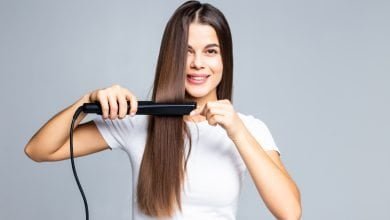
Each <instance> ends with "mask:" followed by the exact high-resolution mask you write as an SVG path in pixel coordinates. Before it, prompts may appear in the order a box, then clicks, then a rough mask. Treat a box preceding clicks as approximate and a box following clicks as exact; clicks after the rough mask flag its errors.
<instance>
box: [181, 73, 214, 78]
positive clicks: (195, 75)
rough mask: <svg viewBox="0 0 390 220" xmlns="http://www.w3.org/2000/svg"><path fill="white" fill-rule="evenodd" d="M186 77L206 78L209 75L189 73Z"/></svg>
mask: <svg viewBox="0 0 390 220" xmlns="http://www.w3.org/2000/svg"><path fill="white" fill-rule="evenodd" d="M187 76H193V77H208V76H210V74H205V73H189V74H187Z"/></svg>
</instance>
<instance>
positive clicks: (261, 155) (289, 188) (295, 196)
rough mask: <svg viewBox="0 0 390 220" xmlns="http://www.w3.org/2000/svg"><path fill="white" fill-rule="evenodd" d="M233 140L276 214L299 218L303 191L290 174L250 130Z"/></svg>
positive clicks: (284, 217)
mask: <svg viewBox="0 0 390 220" xmlns="http://www.w3.org/2000/svg"><path fill="white" fill-rule="evenodd" d="M233 141H234V143H235V145H236V147H237V149H238V151H239V153H240V155H241V157H242V158H243V160H244V162H245V164H246V167H247V169H248V171H249V173H250V175H251V177H252V179H253V181H254V183H255V185H256V188H257V190H258V192H259V194H260V195H261V197H262V198H263V201H264V202H265V204H266V205H267V207H268V208H269V210H270V211H271V212H272V213H273V214H274V216H275V217H277V218H278V219H298V218H299V215H300V212H301V208H300V207H301V204H300V193H299V190H298V188H297V186H296V185H295V183H294V182H293V180H292V179H291V178H290V177H289V175H288V174H287V173H286V172H283V170H282V169H280V168H279V167H278V166H277V164H275V163H274V162H273V161H272V159H271V158H270V157H269V156H268V155H267V153H266V152H265V151H264V150H263V148H262V147H261V146H260V144H259V143H258V142H257V141H256V139H254V137H253V136H252V135H251V134H250V133H249V132H248V131H247V130H245V131H243V132H242V133H241V135H240V137H238V138H236V139H234V140H233ZM294 216H296V217H294Z"/></svg>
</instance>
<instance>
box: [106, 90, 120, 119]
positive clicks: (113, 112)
mask: <svg viewBox="0 0 390 220" xmlns="http://www.w3.org/2000/svg"><path fill="white" fill-rule="evenodd" d="M108 103H109V105H110V118H111V120H114V119H115V118H116V117H117V114H118V103H117V100H116V96H113V95H110V96H108Z"/></svg>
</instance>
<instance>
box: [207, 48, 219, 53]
mask: <svg viewBox="0 0 390 220" xmlns="http://www.w3.org/2000/svg"><path fill="white" fill-rule="evenodd" d="M207 52H212V53H217V50H214V49H210V50H207Z"/></svg>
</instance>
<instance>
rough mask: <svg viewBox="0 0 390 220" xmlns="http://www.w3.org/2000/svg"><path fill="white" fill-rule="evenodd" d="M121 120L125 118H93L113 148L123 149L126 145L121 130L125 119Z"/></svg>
mask: <svg viewBox="0 0 390 220" xmlns="http://www.w3.org/2000/svg"><path fill="white" fill-rule="evenodd" d="M120 120H125V119H115V120H111V119H103V118H102V117H101V116H100V117H96V118H94V119H93V121H94V122H95V124H96V127H97V128H98V130H99V132H100V134H101V135H102V136H103V138H104V140H105V141H106V142H107V144H108V146H109V147H110V148H111V149H117V148H121V149H123V147H124V139H123V136H122V133H123V131H121V127H122V126H121V123H123V121H120Z"/></svg>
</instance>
